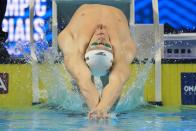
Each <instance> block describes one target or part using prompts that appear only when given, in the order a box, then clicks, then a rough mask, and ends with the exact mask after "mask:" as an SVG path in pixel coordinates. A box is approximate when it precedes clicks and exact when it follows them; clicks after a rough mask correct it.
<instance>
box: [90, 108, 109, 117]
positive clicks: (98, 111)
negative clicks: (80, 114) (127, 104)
mask: <svg viewBox="0 0 196 131" xmlns="http://www.w3.org/2000/svg"><path fill="white" fill-rule="evenodd" d="M88 118H89V119H90V120H92V119H108V111H107V110H105V109H104V108H101V107H99V106H97V107H96V108H95V109H93V110H91V111H90V112H89V113H88Z"/></svg>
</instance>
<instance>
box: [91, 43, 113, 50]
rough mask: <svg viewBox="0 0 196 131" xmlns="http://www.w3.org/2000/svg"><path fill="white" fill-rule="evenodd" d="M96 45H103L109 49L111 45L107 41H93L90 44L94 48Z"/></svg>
mask: <svg viewBox="0 0 196 131" xmlns="http://www.w3.org/2000/svg"><path fill="white" fill-rule="evenodd" d="M98 45H104V46H105V47H106V48H108V49H109V50H112V46H111V45H110V44H109V43H101V42H100V43H99V42H93V43H92V44H91V47H92V48H95V47H96V46H98Z"/></svg>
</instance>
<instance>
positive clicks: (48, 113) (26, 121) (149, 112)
mask: <svg viewBox="0 0 196 131" xmlns="http://www.w3.org/2000/svg"><path fill="white" fill-rule="evenodd" d="M195 123H196V109H191V108H186V109H184V108H181V109H180V108H175V109H174V108H168V109H167V108H163V107H155V106H143V107H141V106H140V107H139V108H135V109H133V110H132V111H131V112H129V113H124V114H119V115H118V116H117V117H116V118H109V119H108V120H88V119H87V117H86V115H73V114H70V113H67V112H66V111H61V110H58V111H56V110H50V109H46V108H40V107H35V108H34V109H27V110H24V109H23V110H0V129H1V131H7V130H14V131H15V130H16V131H27V130H54V131H56V130H57V131H60V130H69V131H70V130H71V131H78V130H79V131H80V130H81V131H84V130H85V131H92V130H93V131H100V130H103V131H104V130H105V131H110V130H112V131H113V130H114V131H120V130H131V131H149V130H155V131H195V130H196V125H195Z"/></svg>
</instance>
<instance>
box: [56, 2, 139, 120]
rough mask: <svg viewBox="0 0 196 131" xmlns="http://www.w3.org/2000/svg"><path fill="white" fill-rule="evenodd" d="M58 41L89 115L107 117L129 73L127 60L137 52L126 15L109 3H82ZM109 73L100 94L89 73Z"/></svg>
mask: <svg viewBox="0 0 196 131" xmlns="http://www.w3.org/2000/svg"><path fill="white" fill-rule="evenodd" d="M58 44H59V47H60V49H61V51H62V52H63V55H64V64H65V67H66V68H67V70H68V71H69V73H70V74H71V75H72V77H73V78H74V79H75V80H76V82H77V83H78V86H79V88H80V92H81V94H82V95H83V97H84V99H85V101H86V104H87V105H88V107H89V109H90V112H89V113H88V117H89V119H105V118H107V117H108V113H109V111H110V109H111V108H112V106H113V105H114V103H115V102H116V101H117V100H118V98H119V97H120V95H121V92H122V88H123V85H124V84H125V82H126V81H127V80H128V78H129V77H130V69H129V64H130V63H131V62H132V60H133V58H134V57H135V53H136V46H135V43H134V42H133V40H132V38H131V34H130V30H129V26H128V21H127V19H126V17H125V15H124V14H123V13H122V11H121V10H119V9H117V8H115V7H112V6H107V5H99V4H84V5H82V6H80V7H79V8H78V9H77V10H76V12H75V14H74V15H73V17H72V19H71V20H70V22H69V24H68V25H67V26H66V27H65V29H64V30H63V31H62V32H61V33H60V34H59V35H58ZM108 73H109V82H108V84H107V85H106V86H105V87H104V89H103V91H102V93H101V95H100V93H99V91H98V89H97V88H96V86H95V84H94V83H93V82H92V80H91V76H92V75H99V76H102V75H105V74H108Z"/></svg>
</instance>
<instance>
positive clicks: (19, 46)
mask: <svg viewBox="0 0 196 131" xmlns="http://www.w3.org/2000/svg"><path fill="white" fill-rule="evenodd" d="M29 1H30V0H8V1H7V2H8V3H7V9H6V14H5V19H4V20H3V30H4V31H7V32H8V33H9V36H8V42H7V43H6V44H5V45H6V47H7V48H8V52H9V54H10V55H12V56H13V57H22V56H23V55H24V53H27V54H30V47H29V46H30V44H29V40H30V27H29V24H30V21H29ZM51 17H52V2H51V0H35V18H34V22H33V23H34V40H35V41H36V42H37V41H43V40H44V41H45V42H42V44H43V43H44V44H45V45H40V44H39V45H36V46H37V47H38V48H39V47H45V46H46V47H47V46H50V45H51V42H52V32H51V20H52V18H51Z"/></svg>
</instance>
